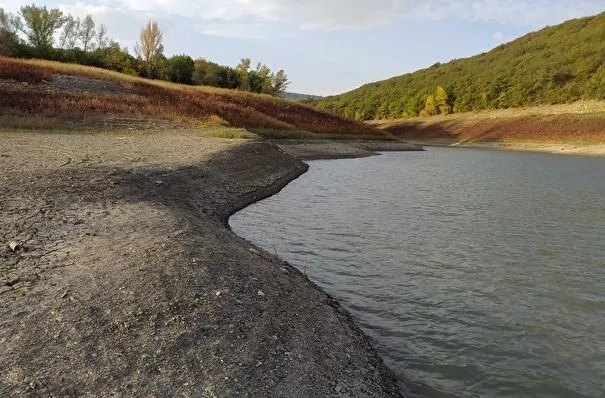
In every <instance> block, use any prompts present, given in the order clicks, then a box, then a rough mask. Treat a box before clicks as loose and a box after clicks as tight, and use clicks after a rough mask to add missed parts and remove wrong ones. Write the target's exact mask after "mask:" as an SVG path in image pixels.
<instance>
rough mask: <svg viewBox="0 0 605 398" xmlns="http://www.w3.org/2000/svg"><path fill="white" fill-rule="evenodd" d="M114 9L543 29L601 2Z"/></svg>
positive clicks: (209, 2) (136, 0)
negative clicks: (481, 23)
mask: <svg viewBox="0 0 605 398" xmlns="http://www.w3.org/2000/svg"><path fill="white" fill-rule="evenodd" d="M113 1H114V4H115V5H119V6H120V8H125V9H130V10H134V11H140V12H157V13H163V14H176V15H182V16H195V17H198V18H201V19H203V20H221V21H232V20H237V19H240V18H243V17H254V18H258V19H260V20H264V21H281V22H285V23H290V24H293V25H296V26H298V27H300V28H302V29H320V30H334V29H346V28H376V27H381V26H385V25H389V24H392V23H394V22H396V21H398V20H401V19H402V18H403V17H404V16H406V15H409V16H410V17H412V18H416V19H437V20H440V19H462V20H468V21H497V22H502V23H517V24H525V25H536V26H538V25H544V24H549V23H558V22H561V21H563V20H566V19H569V18H573V17H578V16H584V15H590V14H595V13H598V12H600V11H602V10H603V0H425V1H420V0H373V1H372V2H368V1H367V0H304V1H301V0H198V1H196V2H192V1H191V0H149V1H147V0H113Z"/></svg>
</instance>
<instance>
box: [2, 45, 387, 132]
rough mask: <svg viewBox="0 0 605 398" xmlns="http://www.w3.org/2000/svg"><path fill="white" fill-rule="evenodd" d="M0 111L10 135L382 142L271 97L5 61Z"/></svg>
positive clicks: (360, 128) (354, 125)
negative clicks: (125, 133)
mask: <svg viewBox="0 0 605 398" xmlns="http://www.w3.org/2000/svg"><path fill="white" fill-rule="evenodd" d="M0 109H1V110H2V113H1V115H0V126H2V127H5V128H11V127H14V128H37V129H52V128H58V129H62V130H65V129H70V128H71V129H82V128H86V127H92V128H93V129H98V128H100V127H101V128H103V129H104V130H105V129H120V128H122V129H124V128H125V129H134V128H136V129H139V128H140V127H141V126H140V125H141V124H144V125H150V124H151V125H157V124H158V123H160V124H161V123H168V124H170V125H171V126H172V127H171V128H173V127H174V125H182V126H187V127H192V126H193V127H203V126H219V127H225V126H229V127H239V128H245V129H247V130H251V131H254V132H258V133H261V134H267V135H279V136H288V135H293V136H296V137H305V138H313V137H332V136H338V137H340V136H346V137H352V138H360V137H367V136H372V137H379V138H382V137H384V136H383V134H382V133H380V132H379V131H378V130H376V129H375V128H373V127H371V126H368V125H365V124H363V123H359V122H354V121H350V120H345V119H343V118H341V117H339V116H336V115H333V114H330V113H328V112H324V111H321V110H317V109H315V108H312V107H309V106H306V105H302V104H298V103H292V102H288V101H285V100H282V99H279V98H275V97H271V96H268V95H258V94H252V93H245V92H241V91H236V90H226V89H217V88H210V87H201V86H196V87H192V86H185V85H180V84H174V83H168V82H163V81H157V80H147V79H142V78H138V77H133V76H129V75H124V74H121V73H118V72H112V71H107V70H103V69H97V68H92V67H85V66H81V65H73V64H62V63H57V62H50V61H23V60H17V59H13V58H6V57H0ZM132 124H136V126H132Z"/></svg>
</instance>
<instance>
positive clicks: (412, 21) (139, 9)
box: [0, 0, 605, 95]
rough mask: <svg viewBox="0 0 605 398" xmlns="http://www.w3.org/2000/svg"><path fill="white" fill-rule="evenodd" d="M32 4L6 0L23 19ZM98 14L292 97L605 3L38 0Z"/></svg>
mask: <svg viewBox="0 0 605 398" xmlns="http://www.w3.org/2000/svg"><path fill="white" fill-rule="evenodd" d="M31 2H32V0H0V7H2V8H4V9H5V10H7V11H11V12H17V11H18V9H19V7H20V6H22V5H24V4H31ZM34 3H35V4H36V5H38V6H42V5H45V6H47V7H48V8H59V9H61V10H62V11H63V12H65V13H70V14H72V15H74V16H79V17H84V16H85V15H87V14H90V15H92V17H93V19H94V20H95V22H96V23H97V24H101V23H102V24H105V25H106V26H107V27H108V33H109V36H110V37H111V38H113V39H114V40H116V41H118V42H120V43H121V44H122V45H123V46H127V47H128V48H129V49H130V52H131V53H133V50H132V49H133V47H134V45H135V43H136V41H137V39H138V35H139V32H140V29H141V28H142V27H143V26H144V25H145V23H146V22H147V21H148V20H150V19H153V20H156V21H158V23H159V26H160V29H161V31H162V32H163V34H164V48H165V51H164V53H165V54H166V55H167V56H171V55H174V54H187V55H190V56H191V57H193V58H198V57H203V58H206V59H208V60H210V61H214V62H217V63H220V64H224V65H230V66H236V65H237V64H238V63H239V60H240V59H241V58H251V59H252V62H253V65H255V64H256V63H257V62H262V63H264V64H266V65H267V66H269V67H270V68H271V69H272V70H274V71H277V70H279V69H284V70H285V71H286V73H287V75H288V78H289V80H290V82H291V84H290V86H289V87H288V91H293V92H299V93H305V94H315V95H332V94H339V93H342V92H346V91H349V90H352V89H354V88H356V87H359V86H361V85H363V84H365V83H369V82H372V81H378V80H383V79H386V78H389V77H393V76H398V75H401V74H404V73H408V72H413V71H415V70H418V69H421V68H425V67H428V66H430V65H432V64H434V63H436V62H442V63H443V62H447V61H450V60H452V59H457V58H463V57H468V56H472V55H475V54H479V53H481V52H484V51H488V50H490V49H492V48H494V47H496V46H498V45H499V44H502V43H504V42H508V41H511V40H514V39H516V38H518V37H520V36H523V35H524V34H526V33H529V32H531V31H535V30H538V29H540V28H543V27H545V26H547V25H556V24H558V23H561V22H563V21H565V20H568V19H571V18H577V17H582V16H588V15H595V14H598V13H600V12H603V11H605V0H425V1H419V0H371V1H368V0H59V1H57V0H47V1H46V2H42V1H39V0H34Z"/></svg>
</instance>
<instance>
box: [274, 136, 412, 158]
mask: <svg viewBox="0 0 605 398" xmlns="http://www.w3.org/2000/svg"><path fill="white" fill-rule="evenodd" d="M272 142H273V143H274V144H275V145H277V146H278V147H279V148H280V149H282V150H283V151H285V152H287V153H289V154H290V155H292V156H294V157H296V158H298V159H304V160H311V159H338V158H359V157H367V156H374V155H377V154H378V152H387V151H422V150H423V149H422V147H421V146H420V145H416V144H410V143H407V142H402V141H379V140H373V141H364V140H355V141H349V140H339V141H330V140H274V141H272Z"/></svg>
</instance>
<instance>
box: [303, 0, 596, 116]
mask: <svg viewBox="0 0 605 398" xmlns="http://www.w3.org/2000/svg"><path fill="white" fill-rule="evenodd" d="M580 99H597V100H602V99H605V12H604V13H601V14H599V15H596V16H593V17H587V18H582V19H575V20H570V21H567V22H565V23H563V24H561V25H557V26H552V27H547V28H544V29H542V30H540V31H538V32H534V33H530V34H528V35H525V36H523V37H521V38H519V39H517V40H515V41H512V42H510V43H507V44H503V45H501V46H499V47H496V48H495V49H493V50H492V51H490V52H488V53H483V54H480V55H477V56H474V57H470V58H465V59H457V60H453V61H451V62H448V63H446V64H439V63H437V64H435V65H433V66H431V67H430V68H427V69H423V70H419V71H417V72H414V73H408V74H405V75H402V76H399V77H394V78H391V79H388V80H384V81H380V82H376V83H371V84H367V85H364V86H362V87H360V88H358V89H356V90H353V91H350V92H348V93H345V94H342V95H338V96H332V97H327V98H325V99H323V100H320V101H317V102H316V103H315V106H317V107H319V108H321V109H324V110H329V111H332V112H335V113H338V114H341V115H343V116H346V117H349V118H353V119H357V120H371V119H395V118H402V117H413V116H418V115H434V114H439V113H445V114H447V113H451V112H467V111H475V110H483V109H502V108H511V107H522V106H533V105H541V104H557V103H568V102H573V101H576V100H580Z"/></svg>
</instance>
